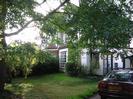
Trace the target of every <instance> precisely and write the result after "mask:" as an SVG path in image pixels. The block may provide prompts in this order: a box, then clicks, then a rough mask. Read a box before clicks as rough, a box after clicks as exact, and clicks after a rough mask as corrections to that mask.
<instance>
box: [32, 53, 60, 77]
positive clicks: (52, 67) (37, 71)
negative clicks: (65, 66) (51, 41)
mask: <svg viewBox="0 0 133 99" xmlns="http://www.w3.org/2000/svg"><path fill="white" fill-rule="evenodd" d="M56 72H59V61H58V58H57V57H54V56H53V55H51V54H50V53H49V55H48V57H46V58H45V62H44V63H38V64H36V65H35V66H34V67H33V68H32V72H31V75H42V74H49V73H56Z"/></svg>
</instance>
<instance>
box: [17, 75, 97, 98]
mask: <svg viewBox="0 0 133 99" xmlns="http://www.w3.org/2000/svg"><path fill="white" fill-rule="evenodd" d="M97 81H98V80H96V79H92V78H91V79H89V78H88V79H82V78H76V77H68V76H66V75H65V74H63V73H58V74H50V75H45V76H40V77H30V78H28V79H27V80H24V81H23V82H24V83H28V84H31V85H33V87H32V89H31V90H30V91H28V92H26V94H25V97H26V99H83V97H85V96H91V95H93V94H94V92H96V91H97ZM16 82H22V79H17V80H16Z"/></svg>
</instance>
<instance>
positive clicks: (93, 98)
mask: <svg viewBox="0 0 133 99" xmlns="http://www.w3.org/2000/svg"><path fill="white" fill-rule="evenodd" d="M89 99H101V98H100V96H99V95H98V94H96V95H95V96H93V97H91V98H89Z"/></svg>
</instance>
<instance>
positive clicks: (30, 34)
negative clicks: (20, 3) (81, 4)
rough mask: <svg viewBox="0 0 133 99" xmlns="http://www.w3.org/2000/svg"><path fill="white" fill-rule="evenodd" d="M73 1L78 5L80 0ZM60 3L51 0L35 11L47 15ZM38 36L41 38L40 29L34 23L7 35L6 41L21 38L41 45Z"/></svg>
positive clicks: (57, 0) (39, 0)
mask: <svg viewBox="0 0 133 99" xmlns="http://www.w3.org/2000/svg"><path fill="white" fill-rule="evenodd" d="M38 2H42V0H38ZM71 2H72V3H74V4H76V5H78V0H71ZM59 4H60V3H59V0H49V2H47V3H45V4H43V5H41V6H39V7H37V8H36V9H35V11H37V12H39V13H42V14H44V15H46V14H47V13H48V12H49V11H51V10H52V9H55V8H56V7H58V6H59ZM15 30H16V29H13V30H6V31H5V32H6V33H10V32H15ZM36 38H39V29H38V28H36V27H33V24H30V25H29V26H28V28H26V29H24V30H23V31H22V32H21V33H19V34H18V35H14V36H11V37H6V42H7V44H10V43H11V42H14V41H15V40H20V41H24V42H35V43H37V44H39V45H40V44H41V40H40V39H36Z"/></svg>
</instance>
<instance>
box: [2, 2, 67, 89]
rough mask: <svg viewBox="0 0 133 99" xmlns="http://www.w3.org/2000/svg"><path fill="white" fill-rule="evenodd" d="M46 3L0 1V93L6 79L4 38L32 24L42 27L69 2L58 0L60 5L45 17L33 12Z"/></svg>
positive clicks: (5, 45)
mask: <svg viewBox="0 0 133 99" xmlns="http://www.w3.org/2000/svg"><path fill="white" fill-rule="evenodd" d="M47 1H49V0H42V3H38V2H37V0H0V91H1V90H3V89H4V83H5V82H6V79H7V68H6V67H8V66H7V64H6V62H5V56H6V53H7V44H6V40H5V37H9V36H13V35H17V34H19V33H20V32H21V31H22V30H23V29H25V28H26V27H27V26H28V25H29V24H30V23H32V22H34V24H38V25H39V27H42V26H43V24H45V23H46V22H45V21H46V20H47V19H48V18H49V17H50V16H51V15H52V14H54V13H55V12H56V11H58V10H59V9H60V8H61V7H62V6H64V5H65V4H66V3H67V2H69V0H60V5H59V6H58V7H57V8H55V9H53V10H51V11H50V12H49V13H48V14H46V15H43V14H41V13H38V12H36V11H35V8H36V7H37V6H40V5H41V4H43V3H46V2H47ZM14 28H15V29H16V30H17V31H16V32H13V33H5V30H6V29H14Z"/></svg>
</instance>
